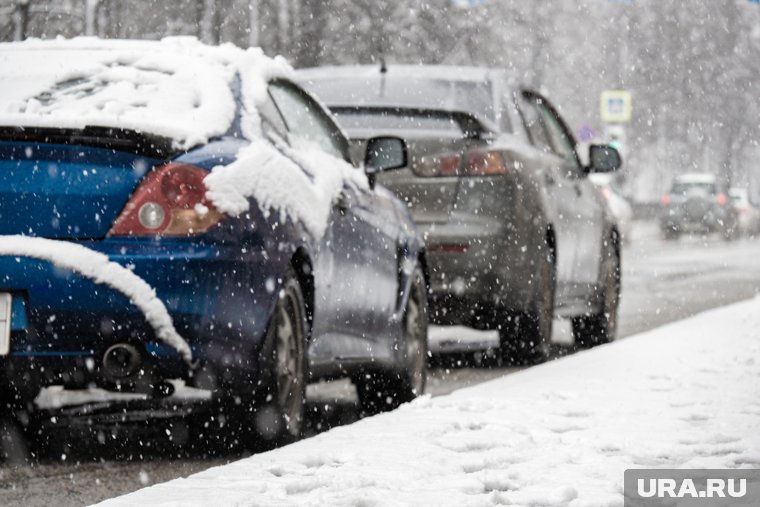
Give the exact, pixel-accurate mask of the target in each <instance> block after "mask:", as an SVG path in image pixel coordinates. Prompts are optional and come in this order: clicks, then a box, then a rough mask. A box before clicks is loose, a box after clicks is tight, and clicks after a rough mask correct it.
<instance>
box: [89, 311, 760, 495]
mask: <svg viewBox="0 0 760 507" xmlns="http://www.w3.org/2000/svg"><path fill="white" fill-rule="evenodd" d="M758 329H760V299H756V300H753V301H750V302H746V303H742V304H738V305H735V306H732V307H728V308H725V309H721V310H717V311H712V312H708V313H705V314H702V315H699V316H697V317H694V318H691V319H689V320H686V321H683V322H680V323H676V324H673V325H669V326H666V327H663V328H661V329H658V330H655V331H652V332H649V333H646V334H642V335H638V336H635V337H631V338H626V339H625V340H622V341H620V342H617V343H614V344H612V345H609V346H603V347H599V348H597V349H594V350H591V351H587V352H582V353H578V354H576V355H574V356H571V357H568V358H565V359H561V360H558V361H555V362H552V363H549V364H545V365H542V366H538V367H535V368H531V369H529V370H526V371H523V372H520V373H517V374H514V375H510V376H507V377H504V378H500V379H497V380H494V381H491V382H488V383H485V384H481V385H479V386H475V387H472V388H468V389H463V390H460V391H457V392H455V393H453V394H452V395H449V396H445V397H441V398H435V399H431V398H429V397H425V398H422V399H419V400H417V401H415V402H413V403H411V404H408V405H405V406H403V407H401V408H400V409H398V410H396V411H395V412H392V413H389V414H384V415H381V416H377V417H372V418H369V419H365V420H362V421H359V422H358V423H355V424H353V425H351V426H346V427H341V428H336V429H334V430H331V431H329V432H327V433H323V434H321V435H318V436H316V437H314V438H311V439H308V440H305V441H302V442H299V443H296V444H294V445H290V446H286V447H283V448H281V449H277V450H275V451H272V452H268V453H264V454H260V455H257V456H253V457H251V458H247V459H244V460H241V461H238V462H235V463H232V464H230V465H226V466H222V467H218V468H212V469H209V470H207V471H205V472H201V473H198V474H195V475H193V476H190V477H188V478H187V479H178V480H174V481H171V482H168V483H165V484H159V485H156V486H153V487H150V488H147V489H143V490H141V491H138V492H135V493H133V494H130V495H126V496H124V497H121V498H117V499H114V500H110V501H107V502H104V504H103V505H111V506H117V505H163V506H168V505H183V506H186V505H212V504H213V505H394V506H395V505H457V506H460V505H491V504H516V505H544V506H546V505H563V506H592V505H593V506H599V505H615V506H622V505H623V493H622V490H623V472H624V470H626V469H628V468H739V467H756V466H758V464H759V463H760V432H758V431H757V429H758V427H760V396H759V395H760V360H759V359H758V358H760V331H758Z"/></svg>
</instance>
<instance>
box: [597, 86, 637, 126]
mask: <svg viewBox="0 0 760 507" xmlns="http://www.w3.org/2000/svg"><path fill="white" fill-rule="evenodd" d="M600 106H601V113H602V121H603V122H605V123H628V122H629V121H631V113H632V112H633V105H632V104H631V92H629V91H628V90H605V91H603V92H602V97H601V101H600Z"/></svg>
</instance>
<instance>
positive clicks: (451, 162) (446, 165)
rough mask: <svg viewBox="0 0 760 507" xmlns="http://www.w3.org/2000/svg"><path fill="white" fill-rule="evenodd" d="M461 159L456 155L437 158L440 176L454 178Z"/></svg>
mask: <svg viewBox="0 0 760 507" xmlns="http://www.w3.org/2000/svg"><path fill="white" fill-rule="evenodd" d="M460 161H461V157H460V156H459V155H456V154H452V155H441V156H440V157H438V170H439V174H440V175H441V176H456V175H457V174H458V173H459V163H460Z"/></svg>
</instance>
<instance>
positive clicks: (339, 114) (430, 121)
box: [333, 109, 462, 134]
mask: <svg viewBox="0 0 760 507" xmlns="http://www.w3.org/2000/svg"><path fill="white" fill-rule="evenodd" d="M333 112H334V113H335V116H336V118H337V119H338V123H340V125H341V126H342V127H343V128H345V129H346V130H348V131H351V130H355V129H380V130H382V129H388V130H409V129H425V130H438V131H447V132H451V133H457V134H461V133H462V128H461V127H460V126H459V124H458V123H457V122H456V121H454V120H453V119H452V118H451V117H446V116H440V115H429V114H415V113H406V112H388V111H377V112H374V111H352V110H346V109H336V110H334V111H333Z"/></svg>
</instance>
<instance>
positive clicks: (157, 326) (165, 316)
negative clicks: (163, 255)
mask: <svg viewBox="0 0 760 507" xmlns="http://www.w3.org/2000/svg"><path fill="white" fill-rule="evenodd" d="M0 255H3V256H15V257H31V258H34V259H41V260H44V261H47V262H50V263H52V264H53V265H55V266H57V267H59V268H62V269H69V270H71V271H74V272H76V273H79V274H80V275H82V276H85V277H87V278H89V279H90V280H92V281H94V282H95V283H100V284H103V285H107V286H109V287H111V288H113V289H116V290H118V291H119V292H121V293H122V294H124V295H125V296H127V297H128V298H130V300H131V301H132V304H134V305H135V306H136V307H137V308H139V309H140V311H142V312H143V314H145V319H146V320H147V321H148V323H149V324H150V325H151V326H152V327H153V329H154V330H155V332H156V336H157V337H158V339H160V340H161V341H163V342H165V343H166V344H167V345H169V346H170V347H173V348H174V349H176V350H177V351H178V352H179V353H180V354H181V356H182V358H183V359H184V360H185V361H186V362H187V363H188V364H190V363H191V362H192V360H193V358H192V351H191V350H190V346H189V345H188V344H187V342H186V341H185V340H184V339H183V338H182V337H181V336H180V335H179V333H177V331H176V329H174V324H173V323H172V318H171V316H170V315H169V312H168V311H167V310H166V307H165V306H164V304H163V303H162V302H161V300H160V299H158V297H156V291H155V290H154V289H153V288H152V287H151V286H150V285H148V284H147V283H146V282H145V280H143V279H142V278H140V277H139V276H137V275H136V274H134V273H132V272H131V271H130V270H128V269H127V268H125V267H123V266H121V265H119V264H117V263H115V262H111V261H109V260H108V257H107V256H106V255H104V254H102V253H99V252H95V251H93V250H90V249H89V248H86V247H84V246H82V245H77V244H75V243H69V242H67V241H56V240H52V239H43V238H32V237H27V236H0Z"/></svg>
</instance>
